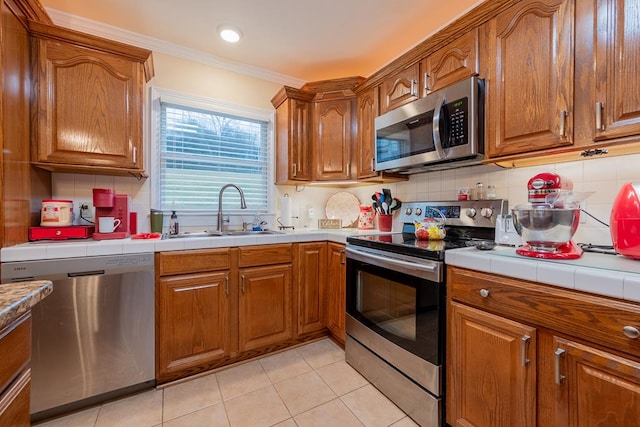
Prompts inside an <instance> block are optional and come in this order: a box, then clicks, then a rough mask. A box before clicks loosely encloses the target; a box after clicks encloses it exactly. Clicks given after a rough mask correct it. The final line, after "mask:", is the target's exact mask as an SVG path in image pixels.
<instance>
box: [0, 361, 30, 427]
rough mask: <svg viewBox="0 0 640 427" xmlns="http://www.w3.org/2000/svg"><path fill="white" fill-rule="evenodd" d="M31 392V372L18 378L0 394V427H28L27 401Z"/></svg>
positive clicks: (26, 372) (24, 372)
mask: <svg viewBox="0 0 640 427" xmlns="http://www.w3.org/2000/svg"><path fill="white" fill-rule="evenodd" d="M30 392H31V370H30V369H26V370H24V371H22V373H21V374H20V376H18V378H17V379H16V380H14V381H13V382H12V383H11V385H10V386H9V387H8V388H7V389H6V390H5V391H4V393H2V394H0V426H11V427H29V426H30V425H31V420H30V416H29V399H30V396H31V394H30Z"/></svg>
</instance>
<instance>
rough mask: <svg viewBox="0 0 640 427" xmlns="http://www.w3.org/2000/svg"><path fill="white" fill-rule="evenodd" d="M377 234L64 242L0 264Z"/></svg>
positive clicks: (15, 251)
mask: <svg viewBox="0 0 640 427" xmlns="http://www.w3.org/2000/svg"><path fill="white" fill-rule="evenodd" d="M375 233H378V231H376V230H358V229H356V228H350V229H342V230H295V231H287V232H284V233H282V234H267V235H258V236H216V237H185V238H179V239H164V240H160V239H153V240H152V239H149V240H144V239H137V240H133V239H131V238H127V239H114V240H100V241H98V240H92V239H86V240H73V241H70V240H65V241H59V242H55V241H50V240H49V241H47V240H44V241H41V242H31V243H24V244H21V245H15V246H9V247H6V248H2V250H1V252H0V259H1V260H2V262H16V261H34V260H43V259H59V258H77V257H86V256H101V255H122V254H133V253H142V252H159V251H179V250H185V249H208V248H225V247H231V246H247V245H267V244H273V243H295V242H313V241H319V240H328V241H330V242H336V243H345V242H346V240H347V236H351V235H354V234H375Z"/></svg>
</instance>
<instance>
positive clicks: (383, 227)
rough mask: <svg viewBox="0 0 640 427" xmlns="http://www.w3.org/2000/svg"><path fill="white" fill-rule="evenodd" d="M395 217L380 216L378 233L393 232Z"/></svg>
mask: <svg viewBox="0 0 640 427" xmlns="http://www.w3.org/2000/svg"><path fill="white" fill-rule="evenodd" d="M392 228H393V215H385V214H378V231H391V229H392Z"/></svg>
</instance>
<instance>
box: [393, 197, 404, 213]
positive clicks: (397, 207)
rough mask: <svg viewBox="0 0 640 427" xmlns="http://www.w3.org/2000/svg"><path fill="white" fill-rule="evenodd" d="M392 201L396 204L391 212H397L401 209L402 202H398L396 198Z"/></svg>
mask: <svg viewBox="0 0 640 427" xmlns="http://www.w3.org/2000/svg"><path fill="white" fill-rule="evenodd" d="M393 200H394V201H395V202H396V206H395V207H394V208H392V209H391V211H392V212H393V211H397V210H398V209H400V208H401V207H402V202H401V201H400V199H397V198H395V197H394V198H393Z"/></svg>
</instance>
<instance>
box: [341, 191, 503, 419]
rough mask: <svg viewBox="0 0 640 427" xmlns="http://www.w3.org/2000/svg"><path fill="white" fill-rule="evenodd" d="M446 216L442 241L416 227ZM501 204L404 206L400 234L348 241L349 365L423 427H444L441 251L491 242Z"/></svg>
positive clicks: (442, 266)
mask: <svg viewBox="0 0 640 427" xmlns="http://www.w3.org/2000/svg"><path fill="white" fill-rule="evenodd" d="M434 209H435V210H437V211H439V212H440V213H442V214H443V215H444V217H445V218H446V219H445V223H446V226H445V229H446V232H447V233H446V238H445V239H444V240H439V241H438V240H416V238H415V234H414V231H415V227H414V222H415V221H421V220H423V219H424V218H425V217H434V216H435V217H436V218H441V217H442V216H441V215H439V214H438V212H435V211H434ZM507 211H508V203H507V201H506V200H479V201H454V202H451V201H448V202H411V203H405V204H403V211H402V213H401V216H400V218H401V221H402V224H403V227H402V233H387V234H375V235H374V234H372V235H360V236H355V237H349V238H347V319H346V323H347V325H346V327H347V338H346V346H345V349H346V359H347V362H348V363H349V364H351V365H352V366H353V367H355V368H356V369H357V370H358V371H359V372H360V373H361V374H363V375H364V376H365V377H366V378H367V379H368V380H369V381H370V382H371V383H372V384H374V385H375V386H376V387H377V388H378V389H379V390H380V391H381V392H382V393H384V394H385V395H387V397H389V398H390V399H391V400H392V401H394V402H395V403H396V405H398V406H399V407H400V408H401V409H402V410H404V411H405V412H406V413H407V414H408V415H409V416H410V417H411V418H412V419H413V420H414V421H416V422H417V423H418V424H420V425H421V426H434V427H435V426H438V427H439V426H443V425H444V423H445V417H444V409H445V405H444V396H445V383H444V379H445V370H444V361H445V335H446V334H445V332H446V331H445V329H446V317H445V306H446V277H445V273H446V269H445V264H444V256H445V251H446V250H448V249H455V248H460V247H465V246H468V245H469V242H473V241H477V240H491V241H493V240H494V239H495V223H496V217H497V216H498V215H500V214H502V213H506V212H507Z"/></svg>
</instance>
